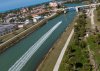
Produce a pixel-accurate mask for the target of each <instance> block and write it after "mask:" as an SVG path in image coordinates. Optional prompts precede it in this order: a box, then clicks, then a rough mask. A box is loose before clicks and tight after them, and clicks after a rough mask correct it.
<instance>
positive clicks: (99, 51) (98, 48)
mask: <svg viewBox="0 0 100 71" xmlns="http://www.w3.org/2000/svg"><path fill="white" fill-rule="evenodd" d="M88 45H89V47H90V49H91V50H92V53H93V55H94V59H95V61H96V64H97V65H98V67H99V70H100V66H99V65H100V45H97V43H96V42H95V36H94V35H92V36H90V37H89V38H88Z"/></svg>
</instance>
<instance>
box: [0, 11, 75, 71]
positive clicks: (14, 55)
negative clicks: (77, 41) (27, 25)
mask: <svg viewBox="0 0 100 71" xmlns="http://www.w3.org/2000/svg"><path fill="white" fill-rule="evenodd" d="M75 16H76V13H75V11H71V12H68V13H67V14H61V15H59V16H57V17H56V18H54V19H52V20H49V21H48V22H47V24H45V25H44V26H43V27H41V28H40V29H38V30H36V31H35V32H33V33H32V34H31V35H29V36H27V37H26V38H25V39H23V40H21V41H20V42H19V43H17V44H16V45H14V46H12V47H11V48H9V49H8V50H7V51H5V52H4V53H2V54H0V70H1V71H8V70H9V68H11V67H12V66H13V65H14V64H15V62H16V61H17V60H19V59H20V58H21V57H22V55H23V54H25V52H26V51H27V50H28V49H29V48H30V47H31V46H33V45H34V44H35V43H36V42H37V41H38V40H39V39H40V38H41V37H42V36H43V35H44V34H45V33H46V32H48V31H49V30H50V29H51V28H52V27H54V26H55V25H56V24H57V23H58V22H59V21H62V23H61V25H60V26H59V27H57V29H56V30H55V31H54V32H53V33H52V34H51V35H50V37H49V38H48V39H47V40H46V41H45V42H44V43H43V44H42V46H41V47H40V48H39V49H38V50H37V51H36V52H35V54H33V55H32V57H31V59H30V60H29V61H28V62H27V63H26V65H25V66H24V67H23V68H22V69H21V71H33V70H34V71H35V69H36V68H37V66H38V64H39V63H40V62H41V60H42V59H43V58H44V56H45V55H46V53H47V52H48V51H49V49H50V48H51V46H52V45H53V44H54V42H55V41H56V40H57V39H58V38H59V37H60V36H61V34H62V33H63V32H64V31H65V29H66V28H67V27H68V25H69V24H70V23H71V22H72V21H73V19H74V17H75Z"/></svg>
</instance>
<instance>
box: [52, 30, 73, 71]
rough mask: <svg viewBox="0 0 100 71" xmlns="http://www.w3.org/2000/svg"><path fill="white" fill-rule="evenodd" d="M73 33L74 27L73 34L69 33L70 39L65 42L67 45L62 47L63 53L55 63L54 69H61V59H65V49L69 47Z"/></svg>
mask: <svg viewBox="0 0 100 71" xmlns="http://www.w3.org/2000/svg"><path fill="white" fill-rule="evenodd" d="M73 34H74V29H72V31H71V34H70V35H69V37H68V40H67V41H66V43H65V45H64V47H63V49H62V51H61V53H60V55H59V58H58V60H57V62H56V64H55V67H54V69H53V71H58V70H59V67H60V64H61V61H62V59H63V56H64V54H65V51H66V49H67V47H68V44H69V42H70V40H71V38H72V35H73Z"/></svg>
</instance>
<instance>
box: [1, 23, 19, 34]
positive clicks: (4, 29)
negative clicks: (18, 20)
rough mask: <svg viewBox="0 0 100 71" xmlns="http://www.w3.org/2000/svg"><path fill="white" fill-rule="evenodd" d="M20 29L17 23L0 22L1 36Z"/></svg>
mask: <svg viewBox="0 0 100 71" xmlns="http://www.w3.org/2000/svg"><path fill="white" fill-rule="evenodd" d="M16 29H18V27H17V25H16V24H0V36H2V35H5V34H7V33H10V32H12V31H14V30H16Z"/></svg>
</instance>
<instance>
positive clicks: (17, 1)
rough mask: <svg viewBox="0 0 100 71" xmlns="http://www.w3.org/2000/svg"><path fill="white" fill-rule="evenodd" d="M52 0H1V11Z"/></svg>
mask: <svg viewBox="0 0 100 71" xmlns="http://www.w3.org/2000/svg"><path fill="white" fill-rule="evenodd" d="M48 1H51V0H0V12H4V11H7V10H11V9H16V8H20V7H26V6H30V5H36V4H41V3H44V2H48Z"/></svg>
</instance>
